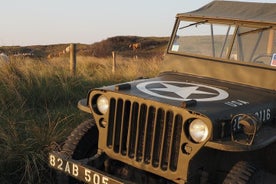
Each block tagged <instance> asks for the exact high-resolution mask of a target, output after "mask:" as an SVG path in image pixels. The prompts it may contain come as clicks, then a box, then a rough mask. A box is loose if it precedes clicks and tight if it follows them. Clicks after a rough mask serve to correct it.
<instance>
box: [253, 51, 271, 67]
mask: <svg viewBox="0 0 276 184" xmlns="http://www.w3.org/2000/svg"><path fill="white" fill-rule="evenodd" d="M264 57H269V58H270V60H271V57H272V54H260V55H258V56H256V57H255V58H254V59H253V63H262V64H266V65H269V63H268V62H267V61H263V60H259V59H260V58H264ZM270 60H269V62H270Z"/></svg>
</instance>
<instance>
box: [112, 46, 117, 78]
mask: <svg viewBox="0 0 276 184" xmlns="http://www.w3.org/2000/svg"><path fill="white" fill-rule="evenodd" d="M112 58H113V65H112V73H113V74H114V73H115V72H116V52H115V51H112Z"/></svg>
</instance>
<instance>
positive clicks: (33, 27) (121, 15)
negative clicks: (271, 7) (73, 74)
mask: <svg viewBox="0 0 276 184" xmlns="http://www.w3.org/2000/svg"><path fill="white" fill-rule="evenodd" d="M1 1H2V2H1ZM244 1H252V2H273V3H276V0H244ZM0 2H1V10H0V20H1V26H0V46H15V45H17V46H26V45H49V44H60V43H84V44H92V43H95V42H98V41H102V40H105V39H107V38H109V37H113V36H130V35H131V36H157V37H159V36H170V34H171V31H172V27H173V25H174V21H175V15H176V14H177V13H183V12H189V11H193V10H196V9H198V8H200V7H202V6H203V5H205V4H207V3H209V2H211V0H192V1H191V0H135V1H134V0H78V1H76V0H44V1H43V0H0Z"/></svg>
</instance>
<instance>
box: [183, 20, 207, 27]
mask: <svg viewBox="0 0 276 184" xmlns="http://www.w3.org/2000/svg"><path fill="white" fill-rule="evenodd" d="M206 22H208V20H203V21H200V22H195V23H192V24H189V25H187V26H183V27H180V28H179V29H184V28H187V27H191V26H194V25H198V24H205V23H206Z"/></svg>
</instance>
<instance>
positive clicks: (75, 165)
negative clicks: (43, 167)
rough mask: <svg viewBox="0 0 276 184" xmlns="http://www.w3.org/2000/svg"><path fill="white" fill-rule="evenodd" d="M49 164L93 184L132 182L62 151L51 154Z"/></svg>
mask: <svg viewBox="0 0 276 184" xmlns="http://www.w3.org/2000/svg"><path fill="white" fill-rule="evenodd" d="M49 166H50V167H52V168H54V169H56V170H57V171H60V172H62V173H64V174H66V175H69V176H72V177H74V178H76V179H78V180H79V181H83V182H85V183H91V184H123V183H130V182H127V181H123V180H122V179H119V178H116V177H114V176H112V175H110V174H107V173H105V172H103V171H100V170H98V169H96V168H93V167H91V166H88V165H86V164H84V163H82V162H81V161H77V160H73V159H70V158H69V159H68V158H66V156H65V155H63V154H62V153H60V152H56V151H53V152H51V153H50V154H49Z"/></svg>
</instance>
